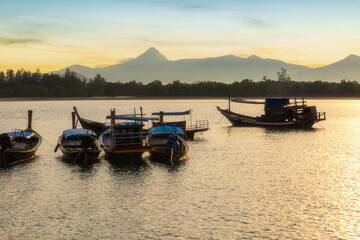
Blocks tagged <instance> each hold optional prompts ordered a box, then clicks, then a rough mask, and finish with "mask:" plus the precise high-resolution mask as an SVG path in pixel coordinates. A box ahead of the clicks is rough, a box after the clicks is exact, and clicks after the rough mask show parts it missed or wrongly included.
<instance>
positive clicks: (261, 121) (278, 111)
mask: <svg viewBox="0 0 360 240" xmlns="http://www.w3.org/2000/svg"><path fill="white" fill-rule="evenodd" d="M230 102H237V103H247V104H264V106H265V113H264V114H262V115H261V116H257V117H251V116H247V115H242V114H239V113H235V112H232V111H231V110H230ZM217 110H218V111H219V112H220V113H221V114H222V115H224V116H225V117H226V118H227V119H228V120H229V121H230V122H231V123H232V124H233V125H234V126H246V125H248V126H262V127H284V128H289V127H298V128H310V127H312V126H313V125H314V124H315V123H317V122H319V121H324V120H326V116H325V112H317V110H316V106H308V105H306V101H304V99H303V98H302V100H301V101H297V100H296V98H294V99H293V100H292V101H291V100H290V98H266V99H265V101H262V102H258V101H250V100H244V99H232V100H231V99H230V97H229V108H228V109H221V108H220V107H218V106H217Z"/></svg>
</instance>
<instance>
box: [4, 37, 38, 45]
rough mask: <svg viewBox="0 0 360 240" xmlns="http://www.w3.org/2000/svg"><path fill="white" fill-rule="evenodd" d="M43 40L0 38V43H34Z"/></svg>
mask: <svg viewBox="0 0 360 240" xmlns="http://www.w3.org/2000/svg"><path fill="white" fill-rule="evenodd" d="M43 42H44V41H43V40H41V39H36V38H3V37H2V38H0V44H1V45H16V44H34V43H43Z"/></svg>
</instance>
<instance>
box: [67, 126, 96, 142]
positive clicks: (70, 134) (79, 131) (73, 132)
mask: <svg viewBox="0 0 360 240" xmlns="http://www.w3.org/2000/svg"><path fill="white" fill-rule="evenodd" d="M63 136H64V138H66V139H69V138H77V137H79V136H93V137H96V134H95V133H94V132H93V131H92V130H89V129H83V128H74V129H68V130H65V131H64V132H63Z"/></svg>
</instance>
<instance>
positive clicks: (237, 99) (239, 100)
mask: <svg viewBox="0 0 360 240" xmlns="http://www.w3.org/2000/svg"><path fill="white" fill-rule="evenodd" d="M231 101H232V102H237V103H248V104H264V103H265V102H258V101H251V100H246V99H241V98H235V99H231Z"/></svg>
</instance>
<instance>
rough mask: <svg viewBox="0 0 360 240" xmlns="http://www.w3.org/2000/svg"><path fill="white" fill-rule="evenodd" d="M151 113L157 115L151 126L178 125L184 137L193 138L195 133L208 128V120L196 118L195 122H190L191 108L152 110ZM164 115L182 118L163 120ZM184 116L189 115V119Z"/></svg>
mask: <svg viewBox="0 0 360 240" xmlns="http://www.w3.org/2000/svg"><path fill="white" fill-rule="evenodd" d="M151 115H152V116H158V118H157V120H156V119H155V118H154V120H153V127H157V126H173V127H180V128H181V129H182V130H183V131H184V134H185V137H186V138H187V139H190V140H194V138H195V135H196V134H199V133H203V132H206V131H208V130H209V129H210V128H209V121H208V120H197V121H196V122H195V124H192V116H191V110H187V111H184V112H163V111H160V112H154V113H152V114H151ZM164 116H179V117H183V119H182V120H175V121H165V120H164ZM186 116H189V118H190V120H189V119H188V118H186Z"/></svg>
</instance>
